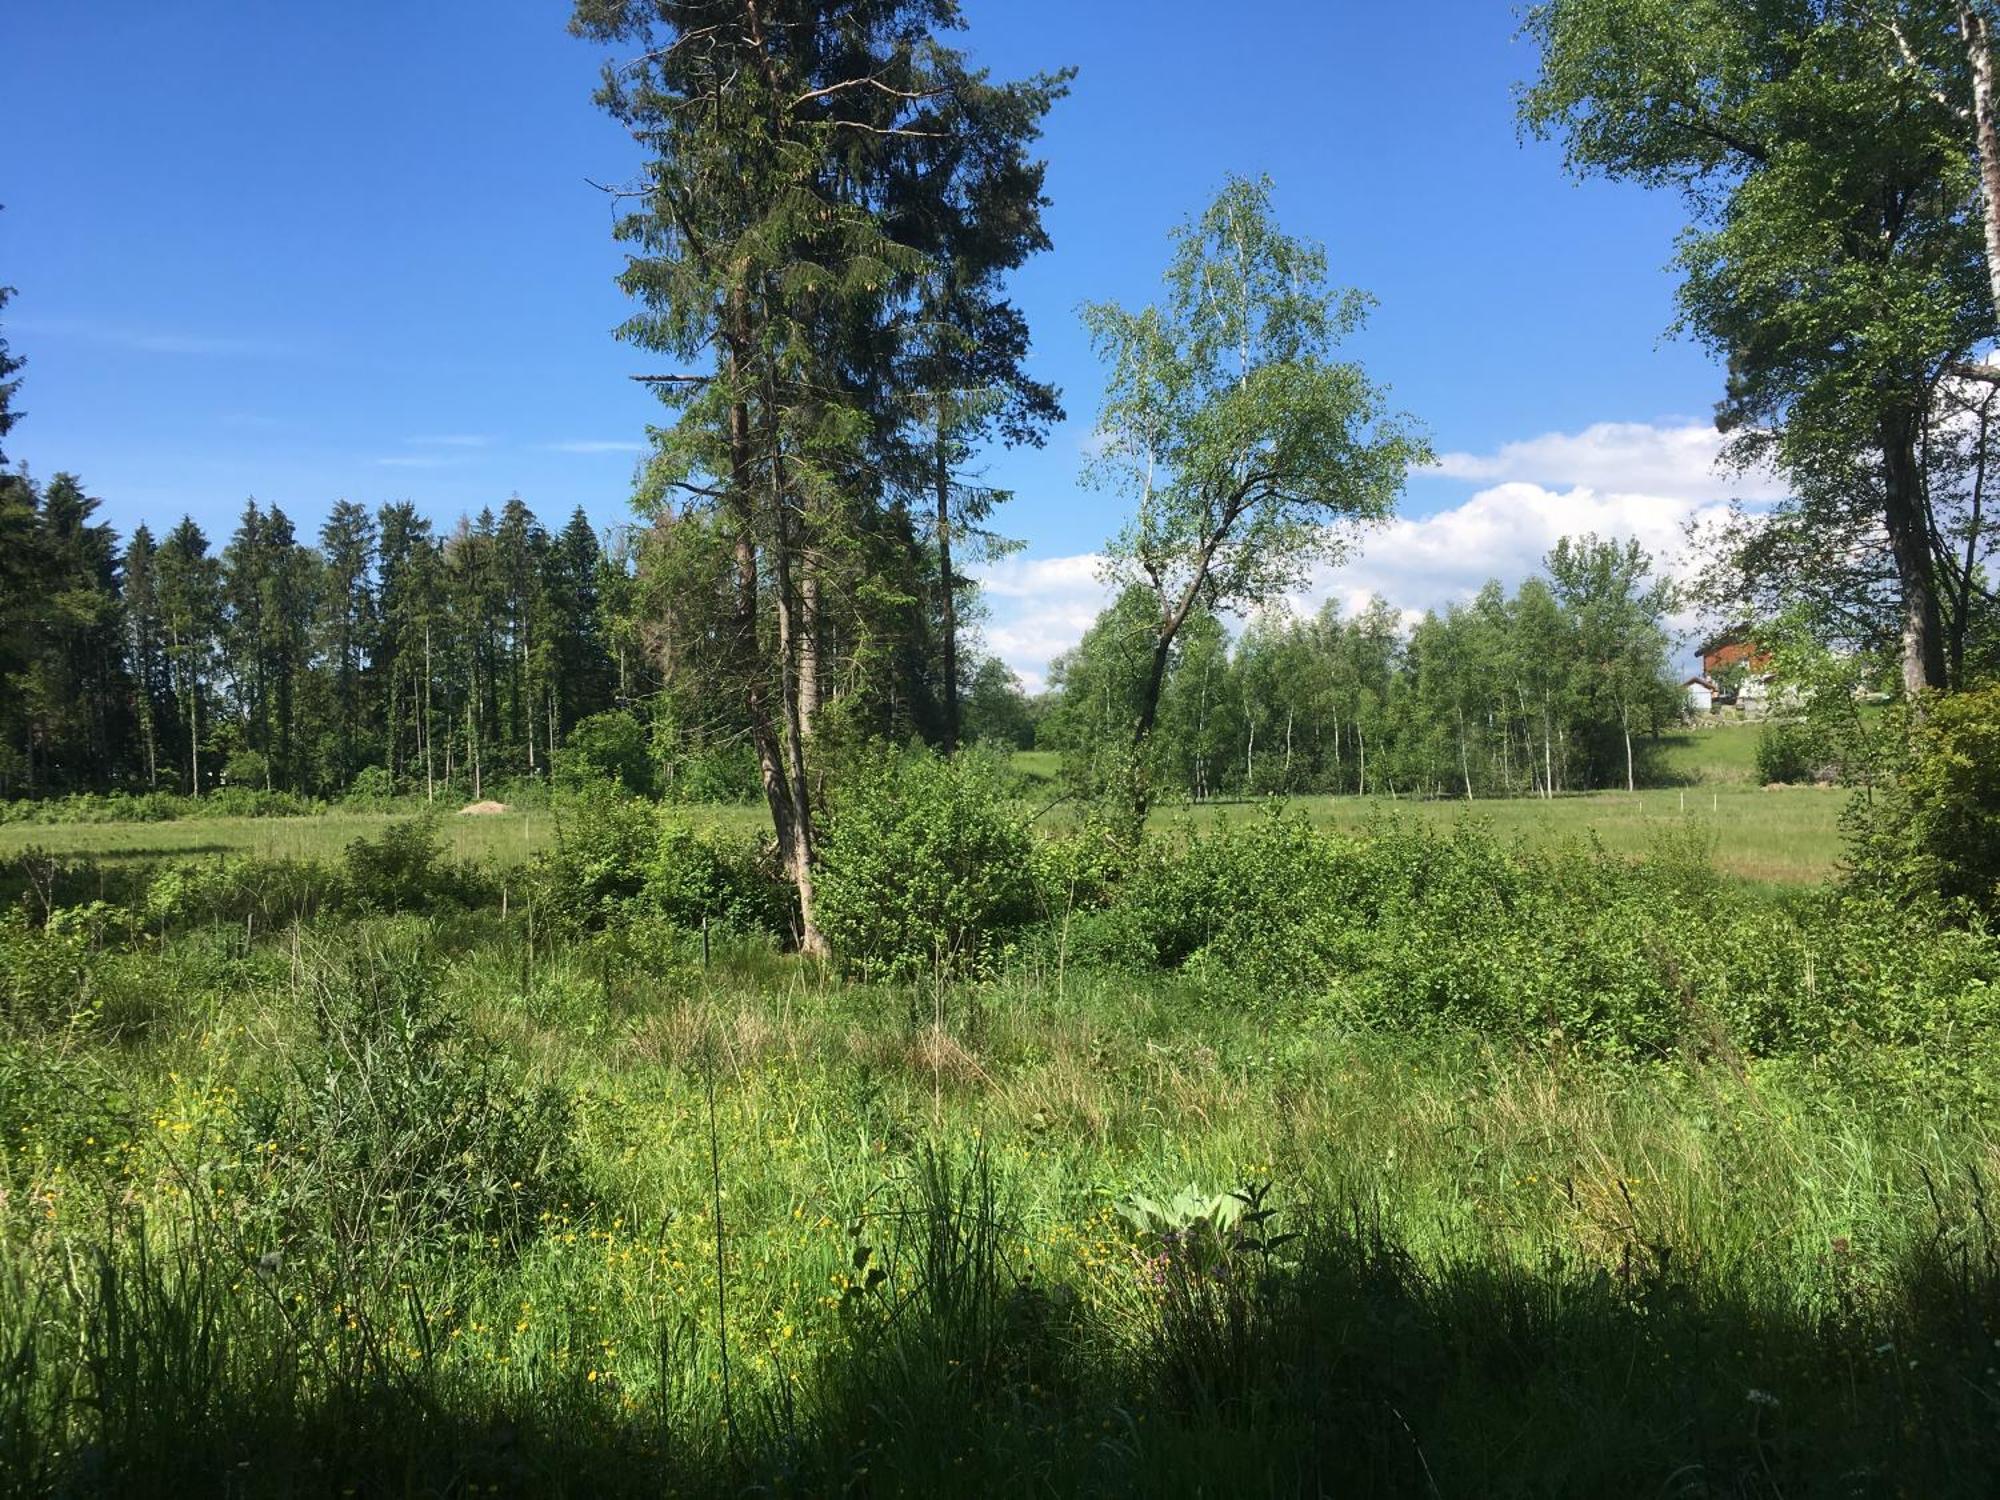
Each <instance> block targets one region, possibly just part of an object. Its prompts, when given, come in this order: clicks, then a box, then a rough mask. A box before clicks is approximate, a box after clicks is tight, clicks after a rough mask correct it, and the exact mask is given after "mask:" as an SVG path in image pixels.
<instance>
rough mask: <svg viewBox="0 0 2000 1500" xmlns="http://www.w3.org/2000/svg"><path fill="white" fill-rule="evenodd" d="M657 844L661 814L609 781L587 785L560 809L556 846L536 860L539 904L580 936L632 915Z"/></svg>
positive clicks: (556, 827)
mask: <svg viewBox="0 0 2000 1500" xmlns="http://www.w3.org/2000/svg"><path fill="white" fill-rule="evenodd" d="M657 839H658V820H657V813H656V810H655V809H654V808H653V807H652V806H651V805H650V804H649V803H645V802H638V801H634V800H632V799H631V798H629V797H626V796H623V795H622V794H621V793H620V791H619V789H618V788H617V787H615V786H613V785H611V784H610V783H608V782H603V781H598V782H592V783H590V784H588V785H586V786H585V787H584V788H583V789H582V790H581V791H579V792H578V793H577V794H576V795H575V796H572V797H568V798H565V799H564V800H563V801H562V802H561V803H560V804H559V805H558V807H557V809H556V819H555V842H554V844H553V845H552V846H551V847H549V848H547V849H545V850H543V851H542V852H541V854H539V855H538V856H537V857H536V859H535V865H534V883H535V891H536V895H535V903H536V907H537V909H538V910H539V911H541V912H543V913H544V914H545V915H546V916H547V917H548V918H549V919H550V920H551V921H553V922H556V923H558V924H560V925H564V926H568V927H570V928H572V929H574V930H577V931H587V930H592V929H596V928H601V927H604V926H607V925H609V924H611V923H613V922H615V921H619V920H621V919H623V918H624V917H626V916H628V915H630V913H631V911H632V909H633V906H634V904H635V903H636V902H637V901H638V900H639V897H640V896H641V894H642V893H643V892H644V891H645V889H646V881H647V877H648V874H649V870H650V866H651V863H652V859H653V854H654V848H655V844H656V842H657Z"/></svg>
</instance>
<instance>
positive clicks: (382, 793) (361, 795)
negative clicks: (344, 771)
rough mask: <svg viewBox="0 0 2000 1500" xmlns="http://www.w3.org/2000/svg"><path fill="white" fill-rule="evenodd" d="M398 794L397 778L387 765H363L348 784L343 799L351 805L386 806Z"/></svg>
mask: <svg viewBox="0 0 2000 1500" xmlns="http://www.w3.org/2000/svg"><path fill="white" fill-rule="evenodd" d="M395 795H396V778H395V777H394V776H392V775H390V774H389V768H388V767H387V766H363V767H362V768H361V769H360V770H359V771H356V772H355V773H354V780H352V781H350V782H349V783H348V784H347V796H346V797H345V798H344V799H343V800H344V801H346V802H347V803H348V805H350V806H356V807H384V806H387V805H388V802H389V799H390V798H392V797H394V796H395Z"/></svg>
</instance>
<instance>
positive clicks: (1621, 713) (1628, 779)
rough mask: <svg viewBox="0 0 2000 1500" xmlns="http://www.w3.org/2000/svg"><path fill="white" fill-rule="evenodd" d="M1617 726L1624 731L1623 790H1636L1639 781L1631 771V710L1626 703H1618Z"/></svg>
mask: <svg viewBox="0 0 2000 1500" xmlns="http://www.w3.org/2000/svg"><path fill="white" fill-rule="evenodd" d="M1618 723H1619V727H1620V728H1622V729H1623V730H1624V731H1625V790H1626V791H1628V792H1636V791H1638V790H1639V781H1638V778H1637V777H1636V776H1634V775H1633V773H1632V710H1631V708H1630V706H1629V705H1627V704H1623V703H1621V704H1619V705H1618Z"/></svg>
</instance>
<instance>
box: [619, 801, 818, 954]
mask: <svg viewBox="0 0 2000 1500" xmlns="http://www.w3.org/2000/svg"><path fill="white" fill-rule="evenodd" d="M645 897H646V901H647V904H648V905H649V906H650V907H652V908H653V909H654V910H656V911H657V912H658V913H659V914H660V915H661V916H663V917H665V918H666V919H667V920H668V921H669V922H672V923H673V924H674V925H675V926H678V927H682V928H686V929H689V930H696V929H699V928H702V927H704V926H716V927H722V928H725V929H728V930H729V931H732V932H741V933H755V932H769V933H773V934H777V935H780V936H782V935H785V934H788V933H790V932H791V931H792V929H793V920H792V894H791V885H790V882H788V881H787V880H786V879H785V878H784V876H783V874H782V872H781V871H780V870H779V869H778V864H777V853H776V850H775V849H774V848H772V847H770V846H769V844H768V841H762V842H760V841H756V840H752V839H730V838H727V837H726V836H724V835H723V834H720V833H718V832H716V831H715V830H714V829H697V828H691V827H689V826H688V825H687V824H686V823H684V822H681V821H679V820H678V819H675V818H672V817H662V818H661V819H660V820H659V823H658V833H657V836H656V841H655V843H654V846H653V852H652V855H651V858H650V859H649V860H648V861H647V864H646V883H645Z"/></svg>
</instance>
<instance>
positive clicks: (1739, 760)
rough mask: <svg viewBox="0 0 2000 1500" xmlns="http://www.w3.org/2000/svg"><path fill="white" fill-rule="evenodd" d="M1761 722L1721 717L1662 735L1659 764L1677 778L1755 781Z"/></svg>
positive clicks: (1762, 727) (1711, 780)
mask: <svg viewBox="0 0 2000 1500" xmlns="http://www.w3.org/2000/svg"><path fill="white" fill-rule="evenodd" d="M1763 729H1764V726H1763V725H1762V724H1746V723H1741V722H1730V721H1727V720H1725V721H1723V722H1720V723H1716V724H1712V725H1709V726H1708V727H1706V728H1702V729H1683V730H1681V731H1679V732H1678V733H1675V734H1668V735H1662V736H1661V741H1662V743H1663V745H1664V746H1665V753H1664V754H1663V755H1662V757H1661V764H1662V767H1663V768H1664V769H1665V771H1666V772H1667V774H1668V775H1669V776H1671V777H1672V778H1673V779H1675V780H1676V781H1690V782H1699V783H1709V782H1732V781H1735V782H1745V781H1747V782H1755V781H1756V780H1757V738H1758V736H1759V735H1760V734H1762V733H1763Z"/></svg>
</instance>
